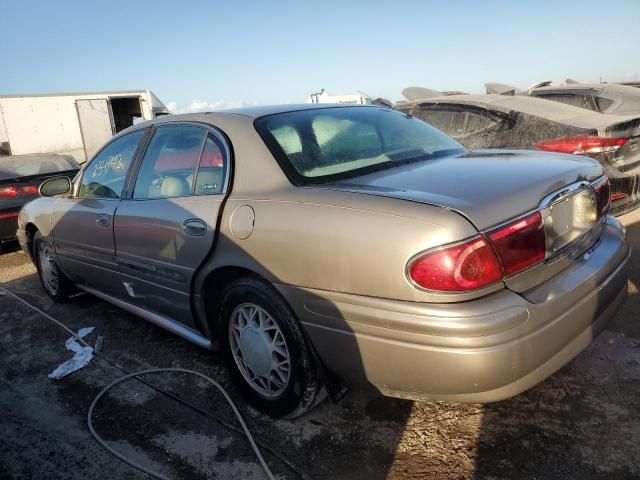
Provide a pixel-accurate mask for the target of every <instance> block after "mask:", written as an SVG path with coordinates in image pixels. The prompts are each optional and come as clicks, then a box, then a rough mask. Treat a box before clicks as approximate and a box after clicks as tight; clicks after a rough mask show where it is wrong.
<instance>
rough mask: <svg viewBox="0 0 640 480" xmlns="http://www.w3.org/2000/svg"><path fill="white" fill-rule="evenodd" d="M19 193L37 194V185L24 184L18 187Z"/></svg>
mask: <svg viewBox="0 0 640 480" xmlns="http://www.w3.org/2000/svg"><path fill="white" fill-rule="evenodd" d="M20 193H21V194H23V195H38V187H37V186H36V185H25V186H24V187H20Z"/></svg>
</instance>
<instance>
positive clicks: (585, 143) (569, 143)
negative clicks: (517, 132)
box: [534, 135, 629, 155]
mask: <svg viewBox="0 0 640 480" xmlns="http://www.w3.org/2000/svg"><path fill="white" fill-rule="evenodd" d="M627 140H629V139H628V138H609V137H592V136H589V135H576V136H574V137H564V138H554V139H553V140H544V141H542V142H538V143H536V144H535V145H534V147H535V148H537V149H538V150H544V151H546V152H559V153H570V154H576V155H582V154H585V153H606V152H615V151H616V150H618V149H619V148H620V147H622V146H623V145H624V144H625V143H626V142H627Z"/></svg>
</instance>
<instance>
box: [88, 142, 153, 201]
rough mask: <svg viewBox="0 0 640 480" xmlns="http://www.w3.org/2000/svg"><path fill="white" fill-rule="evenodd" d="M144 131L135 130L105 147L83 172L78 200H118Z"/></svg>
mask: <svg viewBox="0 0 640 480" xmlns="http://www.w3.org/2000/svg"><path fill="white" fill-rule="evenodd" d="M145 131H146V130H137V131H135V132H132V133H130V134H128V135H125V136H123V137H119V138H117V139H116V140H114V141H113V142H111V143H110V144H109V145H107V146H106V147H105V148H104V149H103V150H102V151H101V152H100V153H98V155H97V156H96V157H95V158H94V159H93V160H92V161H91V163H90V164H89V165H88V166H87V168H86V169H85V170H84V173H83V175H82V179H81V181H80V188H79V189H78V197H80V198H120V195H122V188H123V187H124V181H125V178H126V176H127V172H128V171H129V167H130V165H131V160H133V156H134V155H135V153H136V149H137V148H138V145H139V144H140V140H142V137H143V136H144V134H145Z"/></svg>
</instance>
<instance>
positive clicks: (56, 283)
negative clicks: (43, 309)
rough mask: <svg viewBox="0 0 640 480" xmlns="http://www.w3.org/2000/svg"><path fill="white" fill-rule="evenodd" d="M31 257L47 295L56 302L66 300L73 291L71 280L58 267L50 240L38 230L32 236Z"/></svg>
mask: <svg viewBox="0 0 640 480" xmlns="http://www.w3.org/2000/svg"><path fill="white" fill-rule="evenodd" d="M33 258H34V259H35V264H36V268H37V269H38V276H39V277H40V282H42V286H43V287H44V290H45V292H47V295H49V296H50V297H51V298H52V299H54V300H55V301H57V302H63V301H65V300H68V299H69V297H70V296H71V295H72V294H73V293H74V291H75V288H74V286H73V282H72V281H71V280H69V278H68V277H67V276H66V275H65V274H64V273H63V272H62V271H61V270H60V268H59V267H58V264H57V260H56V257H55V255H54V252H53V246H52V245H51V242H50V241H49V240H47V239H46V238H44V237H43V236H42V234H40V232H36V234H35V235H34V236H33Z"/></svg>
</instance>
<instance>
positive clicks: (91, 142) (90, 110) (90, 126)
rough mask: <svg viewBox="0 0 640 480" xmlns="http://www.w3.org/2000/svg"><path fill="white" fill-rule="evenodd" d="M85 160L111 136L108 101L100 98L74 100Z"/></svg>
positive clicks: (111, 127) (111, 125)
mask: <svg viewBox="0 0 640 480" xmlns="http://www.w3.org/2000/svg"><path fill="white" fill-rule="evenodd" d="M76 110H77V111H78V122H79V123H80V132H81V133H82V143H83V145H84V153H85V159H86V160H89V159H90V158H91V157H92V156H93V154H94V153H96V152H97V151H98V150H99V149H100V147H102V145H104V144H105V142H106V141H107V140H109V139H110V138H111V137H112V136H113V132H114V130H113V118H112V115H111V106H110V105H109V101H108V100H106V99H102V98H90V99H86V100H76Z"/></svg>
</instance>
